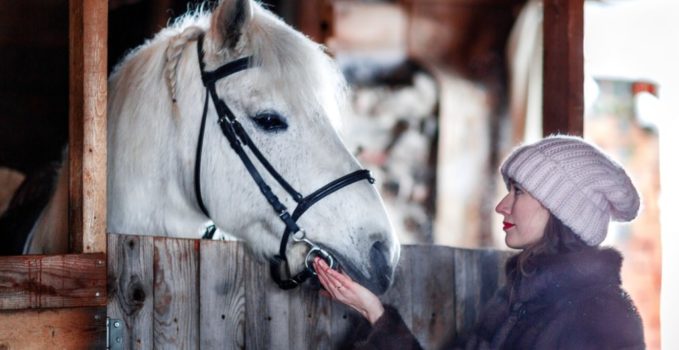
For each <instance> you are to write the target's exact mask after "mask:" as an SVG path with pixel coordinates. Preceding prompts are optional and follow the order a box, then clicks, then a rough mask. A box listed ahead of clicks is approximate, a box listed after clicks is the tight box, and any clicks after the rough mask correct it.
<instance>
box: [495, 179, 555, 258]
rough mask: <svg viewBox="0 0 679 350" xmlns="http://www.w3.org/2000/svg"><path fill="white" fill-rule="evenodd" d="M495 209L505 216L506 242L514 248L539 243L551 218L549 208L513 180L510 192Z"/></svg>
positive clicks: (503, 221) (523, 247)
mask: <svg viewBox="0 0 679 350" xmlns="http://www.w3.org/2000/svg"><path fill="white" fill-rule="evenodd" d="M495 211H496V212H498V214H501V215H502V216H504V220H502V224H503V226H504V227H503V229H504V231H505V233H506V234H507V235H506V236H505V243H506V244H507V246H508V247H510V248H514V249H525V248H527V247H529V246H531V245H533V244H535V243H537V242H538V241H539V240H540V239H541V238H542V235H543V234H544V232H545V226H547V220H548V219H549V211H548V210H547V208H545V207H543V206H542V204H540V202H538V201H537V199H535V198H533V196H531V195H530V194H529V193H528V192H526V191H524V190H523V189H522V188H521V187H520V186H519V185H518V184H516V183H514V182H513V181H512V182H511V183H510V186H509V193H507V195H506V196H505V197H504V198H502V200H501V201H500V203H498V204H497V206H496V207H495Z"/></svg>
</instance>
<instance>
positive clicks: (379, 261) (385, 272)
mask: <svg viewBox="0 0 679 350" xmlns="http://www.w3.org/2000/svg"><path fill="white" fill-rule="evenodd" d="M387 253H388V249H387V246H386V245H384V243H382V242H375V243H374V244H373V246H372V247H371V248H370V265H371V267H372V271H373V276H374V277H373V278H374V280H373V282H374V283H376V285H377V287H378V289H379V291H380V292H385V291H386V290H387V288H389V286H390V285H391V269H390V267H389V263H388V261H387Z"/></svg>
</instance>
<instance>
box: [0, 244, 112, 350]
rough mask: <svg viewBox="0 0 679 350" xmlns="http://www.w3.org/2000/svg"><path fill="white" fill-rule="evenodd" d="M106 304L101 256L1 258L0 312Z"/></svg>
mask: <svg viewBox="0 0 679 350" xmlns="http://www.w3.org/2000/svg"><path fill="white" fill-rule="evenodd" d="M105 305H106V256H105V255H104V254H102V253H94V254H68V255H21V256H7V257H3V258H2V259H0V310H16V309H28V308H32V309H34V308H61V307H78V306H105ZM0 323H1V322H0ZM0 349H2V346H0Z"/></svg>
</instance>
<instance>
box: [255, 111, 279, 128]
mask: <svg viewBox="0 0 679 350" xmlns="http://www.w3.org/2000/svg"><path fill="white" fill-rule="evenodd" d="M251 118H252V120H253V121H254V122H255V124H257V126H258V127H260V128H262V130H264V131H270V132H276V131H283V130H285V129H287V128H288V122H287V121H286V120H285V118H284V117H283V116H281V115H280V114H278V113H276V112H273V111H267V112H260V113H257V114H255V115H254V116H253V117H251Z"/></svg>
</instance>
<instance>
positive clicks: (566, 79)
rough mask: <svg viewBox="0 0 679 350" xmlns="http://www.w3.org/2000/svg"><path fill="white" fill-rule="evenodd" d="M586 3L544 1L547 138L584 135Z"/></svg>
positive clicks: (545, 118) (544, 128)
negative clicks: (558, 134) (562, 135)
mask: <svg viewBox="0 0 679 350" xmlns="http://www.w3.org/2000/svg"><path fill="white" fill-rule="evenodd" d="M583 38H584V1H570V0H544V39H543V40H544V60H543V61H544V63H543V70H544V78H543V79H544V81H543V104H542V111H543V117H542V118H543V122H542V132H543V134H544V135H549V134H553V133H566V134H571V135H582V134H583V132H584V94H583V88H584V86H583V82H584V68H583V67H584V66H583V65H584V63H583V61H584V55H583V40H584V39H583Z"/></svg>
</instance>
